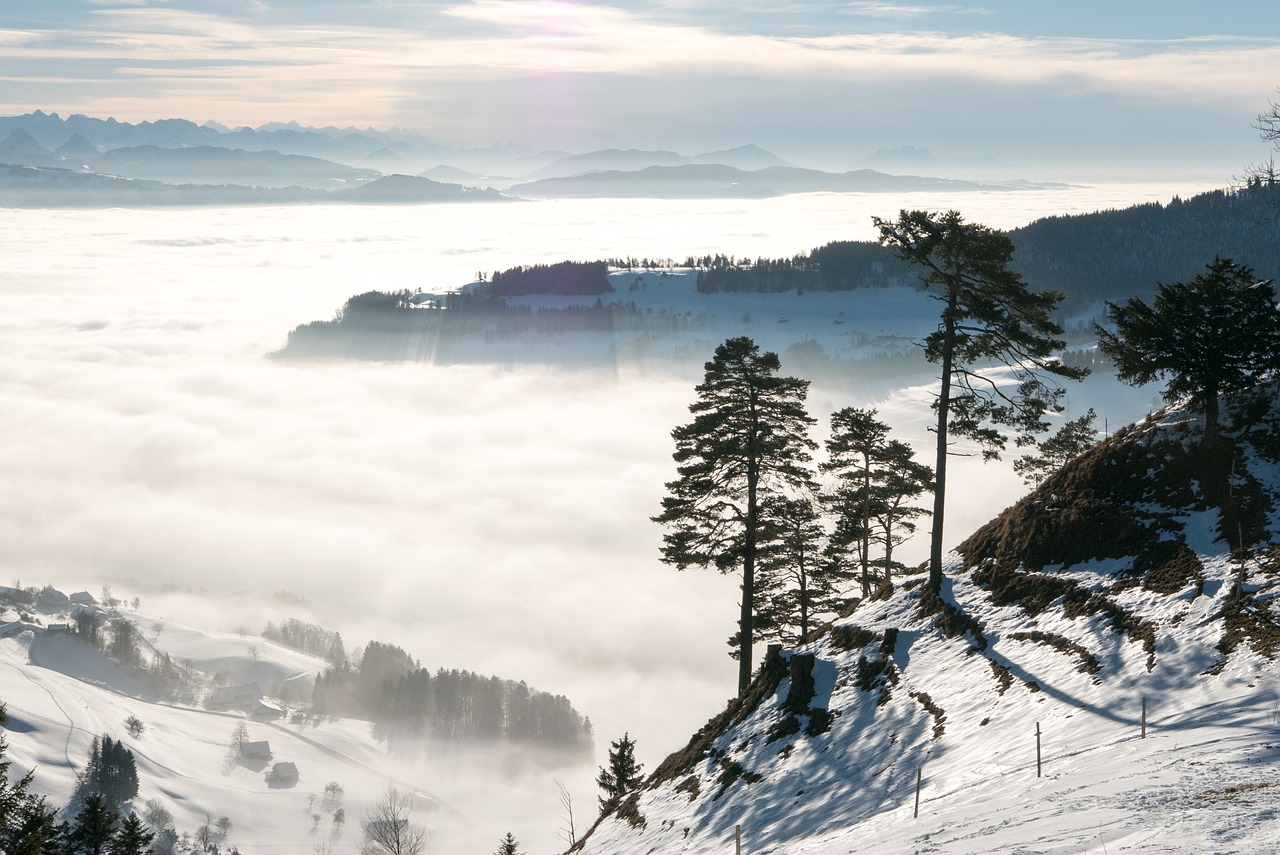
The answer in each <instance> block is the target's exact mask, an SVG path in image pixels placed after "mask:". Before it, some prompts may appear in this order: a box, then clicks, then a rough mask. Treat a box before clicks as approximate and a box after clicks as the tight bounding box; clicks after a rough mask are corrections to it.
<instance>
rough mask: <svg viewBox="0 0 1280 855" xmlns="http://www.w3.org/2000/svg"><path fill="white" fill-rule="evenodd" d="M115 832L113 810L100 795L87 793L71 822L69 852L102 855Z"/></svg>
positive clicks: (68, 839) (114, 813)
mask: <svg viewBox="0 0 1280 855" xmlns="http://www.w3.org/2000/svg"><path fill="white" fill-rule="evenodd" d="M115 832H116V812H115V809H114V808H112V807H111V806H110V805H109V804H107V800H106V798H104V797H103V796H102V795H101V794H100V793H89V794H88V795H86V796H85V797H84V801H83V803H82V804H81V807H80V810H79V812H77V813H76V816H75V819H73V820H72V821H71V832H70V833H69V834H68V835H67V842H68V843H69V844H70V849H71V851H72V852H74V853H78V855H104V853H106V852H107V846H108V844H110V843H111V840H112V838H114V837H115Z"/></svg>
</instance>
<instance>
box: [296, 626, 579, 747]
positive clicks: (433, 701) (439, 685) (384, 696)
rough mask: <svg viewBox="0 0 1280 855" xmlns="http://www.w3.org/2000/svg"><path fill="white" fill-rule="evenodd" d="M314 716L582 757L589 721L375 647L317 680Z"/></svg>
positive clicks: (569, 708) (495, 682) (531, 696)
mask: <svg viewBox="0 0 1280 855" xmlns="http://www.w3.org/2000/svg"><path fill="white" fill-rule="evenodd" d="M312 707H313V710H314V711H315V712H316V713H318V714H321V715H336V716H349V717H353V718H365V719H369V720H370V721H373V722H376V723H378V724H379V725H382V726H383V727H385V728H386V729H387V732H388V733H389V734H390V735H393V736H397V737H418V736H422V737H431V738H436V739H442V740H448V741H475V742H514V743H520V744H525V745H538V746H542V747H546V748H550V749H553V750H556V751H561V752H569V753H579V752H583V751H588V750H590V748H591V738H592V736H591V722H590V720H588V719H587V718H586V717H584V716H582V715H581V714H580V713H579V712H578V711H577V710H575V709H574V708H573V705H572V704H571V703H570V702H569V700H568V699H567V698H565V697H564V696H563V695H553V694H551V693H548V692H542V691H537V690H535V689H531V688H529V686H528V685H527V684H526V683H525V682H524V681H515V680H504V679H501V678H499V677H490V676H484V675H481V674H476V673H474V672H471V671H464V670H459V669H456V668H453V669H446V668H441V669H439V670H437V671H436V672H434V673H432V672H431V671H430V670H428V669H427V668H423V667H422V666H421V665H420V664H419V663H418V662H417V661H416V660H415V659H414V658H413V657H412V656H410V655H409V654H408V653H406V652H405V651H404V650H403V649H401V648H399V647H397V646H395V645H392V644H384V643H381V642H377V641H371V642H369V644H368V645H366V647H365V648H364V650H363V651H362V652H361V653H360V654H359V655H358V656H356V657H354V659H352V660H349V661H345V662H342V663H340V664H338V665H334V666H332V667H330V668H328V669H327V670H326V671H325V672H324V673H323V674H320V675H319V676H318V677H317V678H316V684H315V690H314V693H313V696H312Z"/></svg>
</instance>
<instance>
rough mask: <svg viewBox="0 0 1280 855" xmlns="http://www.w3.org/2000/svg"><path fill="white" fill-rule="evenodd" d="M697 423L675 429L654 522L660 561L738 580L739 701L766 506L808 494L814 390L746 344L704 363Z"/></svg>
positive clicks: (748, 667) (746, 672)
mask: <svg viewBox="0 0 1280 855" xmlns="http://www.w3.org/2000/svg"><path fill="white" fill-rule="evenodd" d="M705 368H706V375H705V378H704V379H703V381H702V383H700V384H698V385H697V386H696V387H694V390H695V391H696V392H697V395H698V398H697V400H696V401H694V403H693V404H691V405H690V406H689V411H690V412H691V413H693V415H694V419H693V421H692V422H690V423H689V424H687V425H683V426H681V427H678V428H676V429H675V430H674V431H672V433H671V436H672V437H673V438H674V439H675V442H676V451H675V454H674V458H675V461H676V463H677V464H678V465H677V467H676V471H677V472H678V473H679V476H680V477H679V478H677V479H676V480H675V481H671V482H668V483H667V489H668V490H670V491H671V495H669V496H667V497H666V498H664V499H663V500H662V513H661V514H659V515H658V516H656V517H654V518H653V520H654V521H655V522H658V523H661V524H663V525H664V526H666V527H667V528H668V529H669V530H668V532H667V534H666V535H664V537H663V547H662V560H663V561H664V562H666V563H667V564H674V565H675V566H676V567H677V568H679V569H681V570H683V569H685V568H686V567H707V566H714V567H715V568H716V569H718V570H720V571H721V572H722V573H728V572H731V571H734V570H738V571H740V572H741V574H742V603H741V609H740V617H739V621H738V634H739V648H738V653H739V658H738V692H739V694H741V693H742V692H744V691H746V688H747V686H748V685H750V683H751V673H752V661H751V650H752V641H753V639H754V627H753V619H754V616H755V610H754V606H755V600H756V578H755V574H756V563H757V561H758V560H759V557H760V555H759V553H760V546H761V534H762V529H763V526H764V518H763V516H762V514H761V507H762V504H763V502H764V501H765V500H766V499H767V498H768V497H770V496H774V495H788V494H792V493H796V492H802V491H804V490H807V489H811V488H812V476H811V473H810V471H809V468H808V463H809V461H810V459H811V458H810V454H809V452H810V451H811V450H812V449H813V448H815V447H816V446H815V444H814V443H813V441H812V440H810V439H809V436H808V433H807V431H808V428H809V426H810V425H811V424H813V421H814V420H813V419H812V418H810V417H809V414H808V413H807V412H805V408H804V401H805V396H806V395H807V393H808V388H809V384H808V381H805V380H799V379H797V378H795V377H779V376H778V371H779V369H780V368H781V365H780V363H779V360H778V355H777V354H776V353H771V352H766V353H763V354H762V353H761V352H760V349H759V347H757V346H756V344H755V342H753V341H752V340H751V339H749V338H746V337H745V336H742V337H738V338H731V339H728V340H727V341H725V342H724V343H723V344H721V345H720V346H719V347H717V348H716V351H715V356H714V358H713V359H712V360H711V361H710V362H708V363H706V365H705Z"/></svg>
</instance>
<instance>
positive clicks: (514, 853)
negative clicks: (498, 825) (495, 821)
mask: <svg viewBox="0 0 1280 855" xmlns="http://www.w3.org/2000/svg"><path fill="white" fill-rule="evenodd" d="M519 846H520V841H518V840H516V839H515V837H514V836H513V835H512V834H511V832H510V831H508V832H507V836H506V837H504V838H502V842H501V843H499V844H498V851H497V852H495V853H494V855H521V853H520V849H519Z"/></svg>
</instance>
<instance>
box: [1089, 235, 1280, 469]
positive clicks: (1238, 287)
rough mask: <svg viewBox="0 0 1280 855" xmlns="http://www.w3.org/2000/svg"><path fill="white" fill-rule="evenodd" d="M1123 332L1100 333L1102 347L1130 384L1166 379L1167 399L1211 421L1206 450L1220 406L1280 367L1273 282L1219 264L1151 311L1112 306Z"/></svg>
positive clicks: (1166, 289)
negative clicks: (1180, 401)
mask: <svg viewBox="0 0 1280 855" xmlns="http://www.w3.org/2000/svg"><path fill="white" fill-rule="evenodd" d="M1107 318H1108V320H1109V321H1110V322H1111V324H1112V325H1114V327H1115V331H1114V332H1112V331H1110V330H1107V329H1104V328H1102V327H1097V328H1096V330H1097V333H1098V346H1099V347H1100V348H1101V349H1102V351H1103V353H1105V354H1107V356H1109V357H1111V360H1112V362H1114V363H1115V366H1116V374H1117V375H1118V376H1119V377H1120V379H1121V380H1123V381H1125V382H1126V383H1133V384H1139V385H1140V384H1145V383H1150V382H1151V381H1153V380H1156V379H1158V378H1166V379H1167V383H1166V385H1165V388H1164V392H1163V393H1162V394H1163V395H1164V398H1165V400H1166V401H1176V400H1178V399H1179V398H1184V397H1185V398H1187V399H1189V401H1190V404H1191V407H1192V409H1193V410H1194V411H1195V412H1199V413H1203V414H1204V435H1203V444H1204V445H1205V446H1209V445H1212V444H1213V442H1214V440H1215V439H1216V438H1217V433H1218V410H1219V406H1218V399H1219V397H1220V396H1222V395H1225V394H1227V393H1230V392H1240V391H1243V390H1246V389H1249V388H1252V387H1253V386H1254V385H1255V384H1256V383H1257V382H1258V381H1259V380H1260V379H1262V377H1263V376H1264V375H1265V374H1267V373H1268V372H1270V371H1273V370H1275V369H1276V368H1277V367H1280V313H1277V311H1276V292H1275V283H1274V281H1273V280H1266V281H1262V282H1259V281H1258V279H1257V277H1256V276H1254V273H1253V271H1252V270H1251V269H1249V268H1248V267H1245V266H1244V265H1240V264H1236V263H1235V262H1234V261H1232V260H1231V259H1224V258H1215V259H1214V260H1213V262H1212V263H1210V264H1209V265H1208V268H1207V269H1206V271H1205V272H1204V273H1202V274H1200V275H1199V276H1197V277H1195V278H1194V279H1192V280H1191V281H1190V282H1186V283H1183V282H1174V283H1172V284H1169V285H1163V284H1162V285H1160V286H1159V287H1158V288H1157V289H1156V296H1155V299H1154V300H1153V301H1152V302H1151V303H1150V304H1149V305H1148V304H1147V303H1146V302H1144V301H1142V300H1140V299H1138V298H1137V297H1134V298H1132V299H1130V300H1128V301H1127V302H1126V303H1124V304H1122V305H1117V304H1115V303H1108V304H1107Z"/></svg>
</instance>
